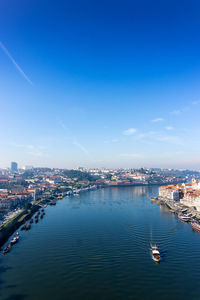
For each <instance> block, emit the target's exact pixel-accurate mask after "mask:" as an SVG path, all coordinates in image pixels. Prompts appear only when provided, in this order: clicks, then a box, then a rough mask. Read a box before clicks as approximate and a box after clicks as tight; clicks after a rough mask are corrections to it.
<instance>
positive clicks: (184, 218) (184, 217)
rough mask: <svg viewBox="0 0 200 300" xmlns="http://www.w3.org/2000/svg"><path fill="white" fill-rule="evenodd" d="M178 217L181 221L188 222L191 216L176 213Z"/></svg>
mask: <svg viewBox="0 0 200 300" xmlns="http://www.w3.org/2000/svg"><path fill="white" fill-rule="evenodd" d="M178 218H179V219H180V220H181V221H183V222H190V221H191V217H189V216H187V215H182V214H178Z"/></svg>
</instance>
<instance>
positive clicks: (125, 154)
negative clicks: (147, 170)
mask: <svg viewBox="0 0 200 300" xmlns="http://www.w3.org/2000/svg"><path fill="white" fill-rule="evenodd" d="M119 156H120V157H130V158H143V157H144V156H143V155H142V154H141V153H122V154H120V155H119Z"/></svg>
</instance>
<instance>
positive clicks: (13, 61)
mask: <svg viewBox="0 0 200 300" xmlns="http://www.w3.org/2000/svg"><path fill="white" fill-rule="evenodd" d="M0 47H1V49H2V50H3V52H4V53H5V54H6V55H7V56H8V58H9V59H10V60H11V62H12V63H13V65H14V66H15V68H16V69H17V70H18V71H19V73H20V74H21V75H22V76H23V77H24V79H26V81H27V82H28V83H30V84H31V85H33V83H32V81H31V80H30V79H29V78H28V76H27V75H26V74H25V73H24V71H23V70H22V69H21V68H20V66H19V65H18V64H17V63H16V61H15V60H14V58H13V57H12V56H11V54H10V53H9V52H8V50H7V49H6V47H5V46H4V45H3V43H2V42H1V41H0Z"/></svg>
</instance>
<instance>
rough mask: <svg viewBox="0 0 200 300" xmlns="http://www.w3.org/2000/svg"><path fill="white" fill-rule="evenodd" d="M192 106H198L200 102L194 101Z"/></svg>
mask: <svg viewBox="0 0 200 300" xmlns="http://www.w3.org/2000/svg"><path fill="white" fill-rule="evenodd" d="M192 104H193V105H197V104H200V100H197V101H193V102H192Z"/></svg>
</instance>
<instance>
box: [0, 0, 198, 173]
mask: <svg viewBox="0 0 200 300" xmlns="http://www.w3.org/2000/svg"><path fill="white" fill-rule="evenodd" d="M0 5H1V11H2V12H3V14H2V17H1V19H0V25H1V26H0V33H1V41H0V65H1V68H0V78H1V81H0V87H1V88H0V99H1V100H0V101H1V108H2V110H1V111H2V114H1V119H0V126H1V131H0V138H1V149H0V168H4V167H8V166H9V165H10V162H11V161H16V162H18V164H19V166H23V165H34V166H35V167H58V168H73V167H78V166H84V167H108V168H118V167H119V168H120V167H123V168H128V167H129V168H134V167H160V168H163V167H167V168H179V169H180V168H181V169H184V168H189V169H199V168H200V158H199V148H200V139H199V138H200V133H199V112H200V96H199V92H200V88H199V77H200V76H199V66H200V59H199V50H200V41H199V37H198V32H199V29H200V22H199V9H200V4H199V3H197V2H196V1H190V2H189V1H185V2H184V3H183V2H181V1H176V3H175V4H174V3H173V2H172V1H168V2H167V4H164V3H160V2H158V1H155V2H154V3H153V4H152V2H149V1H142V2H141V4H139V3H133V2H132V1H125V2H124V3H123V6H122V5H121V4H120V5H119V3H118V2H115V3H114V2H112V1H108V2H101V4H98V3H93V2H92V1H87V2H86V3H84V4H83V3H82V2H81V1H76V2H74V3H73V2H71V1H68V2H66V1H56V2H55V1H51V3H47V2H43V3H40V2H39V1H32V0H31V1H29V3H28V5H27V4H26V2H25V1H21V2H20V4H19V3H18V1H12V3H11V1H7V2H6V3H1V4H0Z"/></svg>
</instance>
